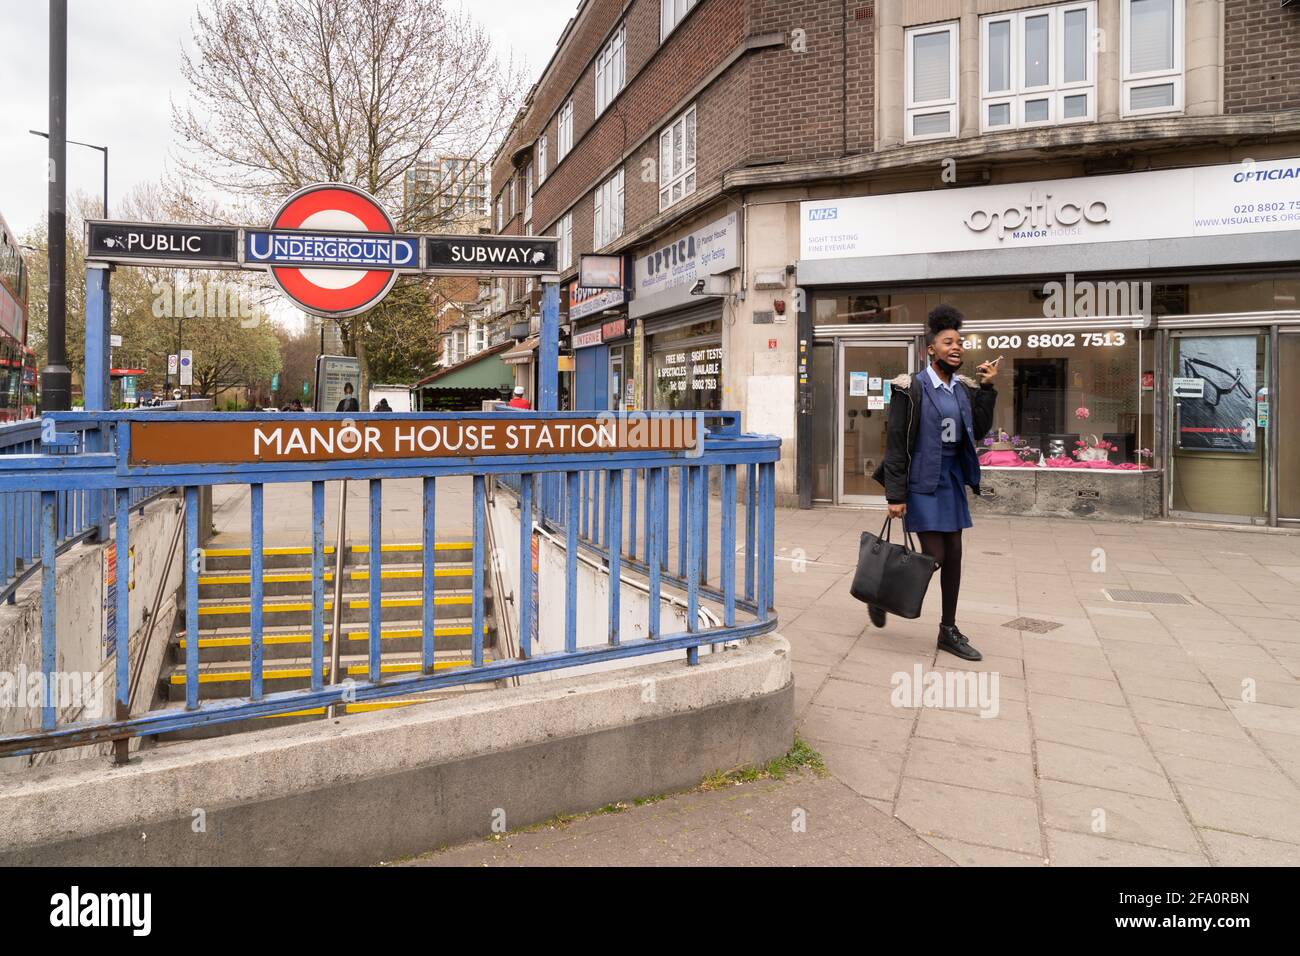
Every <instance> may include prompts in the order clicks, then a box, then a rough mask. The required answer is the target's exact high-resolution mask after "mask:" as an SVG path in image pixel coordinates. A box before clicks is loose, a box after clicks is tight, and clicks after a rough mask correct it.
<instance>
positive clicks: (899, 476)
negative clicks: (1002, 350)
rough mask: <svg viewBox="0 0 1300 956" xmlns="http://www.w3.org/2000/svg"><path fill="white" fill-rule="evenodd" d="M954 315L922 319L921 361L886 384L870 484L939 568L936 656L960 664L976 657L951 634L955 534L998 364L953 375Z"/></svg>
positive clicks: (962, 520) (965, 519) (976, 469)
mask: <svg viewBox="0 0 1300 956" xmlns="http://www.w3.org/2000/svg"><path fill="white" fill-rule="evenodd" d="M961 323H962V314H961V313H960V312H958V311H957V310H956V309H954V308H953V307H952V306H950V305H940V306H937V307H936V308H935V309H933V310H932V311H931V312H930V316H929V325H928V332H927V333H926V337H925V342H926V351H927V352H928V353H929V361H928V363H927V364H926V367H925V369H924V370H923V371H920V372H917V373H916V374H915V375H900V376H899V377H898V378H896V379H894V381H893V385H892V397H891V398H890V403H889V424H888V426H887V429H888V430H887V434H886V440H885V460H884V462H883V463H882V464H881V466H880V467H879V468H878V469H876V473H875V475H874V478H875V480H876V481H878V482H880V483H881V484H883V485H884V486H885V500H886V501H887V502H888V503H889V515H890V517H891V518H902V519H903V522H904V527H905V529H906V530H907V531H910V532H913V533H915V534H916V535H917V537H918V538H920V540H921V550H922V551H924V552H925V553H926V554H928V555H930V556H931V557H932V558H934V559H935V561H937V562H938V564H939V585H940V589H941V591H942V594H943V612H942V617H940V619H939V649H940V650H944V651H948V652H949V653H950V654H955V655H957V656H958V657H960V658H962V659H964V660H968V661H978V660H981V658H982V655H981V654H980V652H979V651H977V650H976V649H975V648H974V647H972V646H971V643H970V641H969V640H968V639H967V638H966V635H964V634H963V633H962V632H961V631H959V630H958V629H957V598H958V595H959V594H960V592H961V533H962V529H964V528H969V527H970V526H971V518H970V505H969V503H968V502H967V500H966V487H967V486H968V485H969V486H970V487H971V488H973V489H975V493H976V494H979V484H980V464H979V455H978V453H977V452H976V450H975V441H976V438H977V436H983V435H984V434H985V433H986V432H987V431H988V430H989V428H990V427H992V424H993V406H994V404H995V403H996V402H997V392H995V391H994V390H993V385H992V380H993V379H994V378H995V377H996V376H997V373H998V362H999V361H1000V360H1001V359H1000V357H999V358H998V359H994V360H993V361H992V362H985V363H983V364H982V365H980V366H979V368H978V369H977V370H976V374H977V375H978V376H979V382H975V381H973V380H971V379H970V378H967V377H966V376H964V375H958V374H957V370H958V369H960V368H961V364H962V342H961ZM868 613H869V615H870V617H871V623H872V624H874V625H876V627H884V626H885V611H884V609H882V608H879V607H875V606H872V607H870V608H869V609H868Z"/></svg>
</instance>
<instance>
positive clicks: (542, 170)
mask: <svg viewBox="0 0 1300 956" xmlns="http://www.w3.org/2000/svg"><path fill="white" fill-rule="evenodd" d="M546 146H547V142H546V134H545V133H543V134H542V135H541V136H539V137H538V139H537V185H539V186H540V185H541V184H542V183H544V182H546Z"/></svg>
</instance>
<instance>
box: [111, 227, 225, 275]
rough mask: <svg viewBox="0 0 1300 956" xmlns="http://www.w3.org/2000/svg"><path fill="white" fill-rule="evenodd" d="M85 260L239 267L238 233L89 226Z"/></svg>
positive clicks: (212, 229) (184, 228) (164, 228)
mask: <svg viewBox="0 0 1300 956" xmlns="http://www.w3.org/2000/svg"><path fill="white" fill-rule="evenodd" d="M86 258H87V259H91V260H96V261H100V262H105V261H106V262H122V263H135V264H136V265H172V266H180V267H183V268H194V267H196V266H205V265H206V266H214V267H217V268H234V267H237V266H238V265H239V229H237V228H235V227H233V226H230V227H226V226H177V225H166V224H161V223H152V222H105V221H102V220H91V221H90V222H87V223H86Z"/></svg>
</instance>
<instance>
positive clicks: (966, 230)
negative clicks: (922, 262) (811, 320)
mask: <svg viewBox="0 0 1300 956" xmlns="http://www.w3.org/2000/svg"><path fill="white" fill-rule="evenodd" d="M1287 229H1297V230H1300V159H1285V160H1273V161H1269V162H1254V161H1243V162H1241V163H1234V164H1230V165H1224V166H1202V167H1197V168H1191V169H1166V170H1156V171H1152V172H1142V173H1125V174H1119V175H1114V176H1089V177H1086V178H1079V179H1056V180H1047V181H1042V182H1032V183H1016V184H1010V185H997V186H972V187H968V188H964V189H942V190H928V191H924V192H914V193H898V194H892V195H886V196H857V197H852V198H846V199H832V200H815V201H810V202H805V203H802V204H801V215H800V258H801V259H803V260H818V259H841V258H856V257H863V256H896V255H908V254H917V253H933V252H962V251H985V250H990V249H1010V248H1029V247H1044V246H1046V247H1051V246H1065V245H1072V244H1077V243H1085V242H1117V241H1125V240H1148V239H1173V238H1184V237H1195V236H1221V235H1234V234H1241V233H1258V232H1273V231H1279V230H1287Z"/></svg>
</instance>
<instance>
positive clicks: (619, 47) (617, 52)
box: [596, 23, 627, 116]
mask: <svg viewBox="0 0 1300 956" xmlns="http://www.w3.org/2000/svg"><path fill="white" fill-rule="evenodd" d="M626 79H627V25H626V24H624V23H620V24H619V25H618V29H617V30H615V31H614V35H613V36H612V37H610V39H609V42H608V43H606V44H605V48H604V49H603V50H601V51H600V55H599V56H597V57H596V115H597V116H599V115H600V114H601V113H603V112H605V109H606V107H608V106H609V104H610V103H612V102H614V99H615V98H616V97H617V96H618V94H619V93H620V92H622V90H623V83H624V82H625V81H626Z"/></svg>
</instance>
